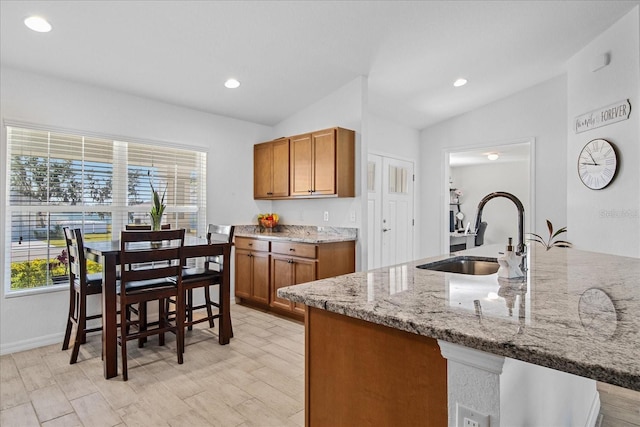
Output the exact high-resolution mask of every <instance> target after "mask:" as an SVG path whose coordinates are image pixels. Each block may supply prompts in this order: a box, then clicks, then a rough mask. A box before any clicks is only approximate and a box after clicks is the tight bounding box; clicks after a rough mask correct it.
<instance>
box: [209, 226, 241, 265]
mask: <svg viewBox="0 0 640 427" xmlns="http://www.w3.org/2000/svg"><path fill="white" fill-rule="evenodd" d="M234 231H235V226H233V225H216V224H209V226H208V227H207V241H208V242H209V244H211V243H231V242H233V233H234ZM222 260H223V257H222V255H216V256H211V257H209V258H208V259H207V261H208V262H209V263H213V264H214V265H215V264H218V266H217V269H218V270H220V269H222ZM212 267H213V266H212V265H209V266H208V267H207V268H209V269H211V268H212Z"/></svg>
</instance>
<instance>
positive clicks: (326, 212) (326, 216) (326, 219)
mask: <svg viewBox="0 0 640 427" xmlns="http://www.w3.org/2000/svg"><path fill="white" fill-rule="evenodd" d="M324 220H325V221H329V211H324Z"/></svg>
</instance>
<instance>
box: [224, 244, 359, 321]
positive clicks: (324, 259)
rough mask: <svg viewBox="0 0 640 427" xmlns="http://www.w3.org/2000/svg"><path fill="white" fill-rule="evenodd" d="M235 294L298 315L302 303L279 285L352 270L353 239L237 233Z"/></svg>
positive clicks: (245, 300) (308, 280)
mask: <svg viewBox="0 0 640 427" xmlns="http://www.w3.org/2000/svg"><path fill="white" fill-rule="evenodd" d="M235 247H236V265H235V270H236V283H235V295H236V297H237V298H239V299H240V302H243V303H247V304H249V305H254V306H258V307H261V308H265V309H268V310H273V311H274V312H278V313H281V314H285V315H289V316H292V317H295V318H298V319H302V318H304V313H305V306H304V305H303V304H299V303H292V302H291V301H289V300H286V299H283V298H280V297H278V289H280V288H282V287H285V286H291V285H297V284H300V283H306V282H311V281H314V280H318V279H325V278H327V277H333V276H339V275H341V274H347V273H353V272H354V271H355V242H354V241H347V242H330V243H317V244H314V243H299V242H287V241H269V240H262V239H253V238H249V237H236V240H235Z"/></svg>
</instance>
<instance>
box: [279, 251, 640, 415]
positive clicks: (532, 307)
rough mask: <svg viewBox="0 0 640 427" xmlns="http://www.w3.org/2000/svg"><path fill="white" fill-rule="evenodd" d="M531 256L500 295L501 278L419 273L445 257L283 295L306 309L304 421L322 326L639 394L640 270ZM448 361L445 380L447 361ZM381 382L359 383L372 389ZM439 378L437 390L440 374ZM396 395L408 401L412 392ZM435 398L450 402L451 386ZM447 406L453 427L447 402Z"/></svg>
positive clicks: (639, 266) (622, 261)
mask: <svg viewBox="0 0 640 427" xmlns="http://www.w3.org/2000/svg"><path fill="white" fill-rule="evenodd" d="M501 249H503V248H501V247H497V246H482V247H478V248H474V249H471V250H467V251H463V252H461V254H470V255H481V256H492V257H497V256H498V253H497V252H498V251H499V250H501ZM529 250H530V253H529V255H528V265H529V269H528V277H527V280H526V281H524V282H523V281H521V282H520V283H518V282H515V283H509V284H502V285H501V283H499V282H498V280H497V276H496V274H493V275H487V276H468V275H461V274H453V273H444V272H438V271H431V270H424V269H419V268H416V267H417V266H418V265H422V264H425V263H426V262H430V261H437V260H440V259H445V258H448V257H449V256H440V257H434V258H430V259H428V260H420V261H414V262H410V263H406V264H401V265H396V266H392V267H387V268H381V269H377V270H373V271H370V272H358V273H353V274H348V275H345V276H341V277H335V278H330V279H326V280H321V281H317V282H313V283H306V284H302V285H298V286H292V287H288V288H283V289H280V290H279V291H278V294H279V295H280V296H281V297H284V298H287V299H289V300H291V301H294V302H297V303H304V304H306V305H307V318H306V335H307V337H306V340H307V354H306V357H307V365H306V366H307V374H306V375H307V385H306V387H307V390H306V391H307V404H308V405H310V406H311V407H308V408H307V409H308V411H307V412H308V415H307V416H308V417H309V416H315V415H317V414H315V413H314V408H313V402H314V400H313V399H314V398H315V397H316V396H313V395H311V396H310V395H309V394H310V387H313V384H311V385H310V384H309V382H310V381H309V375H310V373H309V370H313V366H314V363H315V362H316V361H317V359H318V358H319V357H320V355H315V354H314V353H313V351H310V349H309V343H310V342H311V343H313V340H314V328H315V327H317V326H318V325H320V329H321V332H322V333H324V331H322V324H323V323H324V322H325V319H329V320H330V321H332V327H333V328H334V334H336V335H340V332H339V331H337V330H336V328H338V327H339V326H340V325H341V324H343V325H348V324H350V323H352V322H358V325H357V327H359V328H361V329H378V330H380V331H382V332H383V333H392V334H394V333H409V334H408V336H416V338H419V339H421V340H422V339H424V340H431V343H428V344H427V347H428V346H431V347H433V344H434V343H437V345H439V346H440V347H441V350H442V352H443V354H445V349H444V348H445V347H450V346H451V344H450V343H452V344H453V345H454V347H455V346H459V347H460V348H465V349H474V350H470V351H475V350H480V352H476V353H478V354H481V355H486V356H487V357H488V358H498V356H504V357H505V358H509V359H514V360H516V361H523V362H528V363H530V364H533V365H538V366H543V367H546V368H551V369H553V370H557V371H562V372H567V373H570V374H574V375H577V376H580V377H585V378H590V379H594V380H597V381H601V382H605V383H610V384H614V385H617V386H620V387H624V388H628V389H632V390H636V391H640V357H639V354H640V316H638V313H640V286H639V283H638V278H639V277H640V260H639V259H635V258H627V257H620V256H613V255H605V254H599V253H592V252H584V251H580V250H574V249H560V248H554V249H552V250H550V251H545V250H544V249H541V248H540V247H536V246H532V247H530V248H529ZM336 320H337V321H336ZM346 327H348V326H346ZM312 350H315V348H314V349H312ZM343 351H347V350H346V349H343ZM356 351H357V349H356ZM405 351H406V350H405ZM417 351H423V350H422V347H420V350H417ZM410 357H411V356H410V355H407V358H410ZM445 357H447V359H449V360H448V362H449V366H448V367H444V368H441V369H442V370H443V372H445V373H444V375H445V376H446V375H447V374H446V370H447V369H449V370H450V369H451V358H450V357H448V355H445ZM443 360H444V359H443ZM402 363H403V362H402V360H400V361H399V363H398V364H399V365H402ZM445 366H446V364H445ZM501 366H502V365H500V369H501ZM323 368H325V369H326V366H324V367H323ZM557 374H558V375H561V373H560V372H558V373H557ZM311 375H313V372H312V373H311ZM324 375H330V373H329V372H324ZM376 375H377V373H376V372H371V373H370V375H369V377H368V378H367V379H364V378H359V379H357V380H359V381H360V382H364V381H367V380H368V379H371V381H375V378H376ZM498 375H499V374H498ZM562 375H564V374H562ZM433 377H434V378H439V379H438V380H441V375H438V373H437V372H435V373H433ZM529 381H536V380H529ZM449 387H451V382H449ZM552 391H553V390H549V392H552ZM391 392H392V393H397V394H399V395H403V394H406V393H407V389H406V388H403V389H398V390H392V391H391ZM433 393H434V395H435V396H436V398H437V399H440V398H441V397H442V393H445V396H446V393H447V390H446V386H443V387H442V389H441V390H435V391H433ZM449 393H451V390H449ZM311 394H312V393H311ZM414 397H415V396H414ZM410 398H413V397H411V396H409V395H407V399H410ZM310 402H311V403H310ZM448 405H449V423H450V424H451V419H452V409H451V406H452V405H455V402H451V394H449V402H448ZM308 420H309V419H308ZM498 424H499V423H498ZM491 425H494V424H493V418H492V424H491Z"/></svg>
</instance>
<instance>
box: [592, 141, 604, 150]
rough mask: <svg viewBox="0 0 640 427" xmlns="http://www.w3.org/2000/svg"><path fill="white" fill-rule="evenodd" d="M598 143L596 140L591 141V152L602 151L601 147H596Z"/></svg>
mask: <svg viewBox="0 0 640 427" xmlns="http://www.w3.org/2000/svg"><path fill="white" fill-rule="evenodd" d="M598 143H599V141H598V140H597V139H596V140H595V141H593V151H598V150H600V149H602V147H598Z"/></svg>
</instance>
